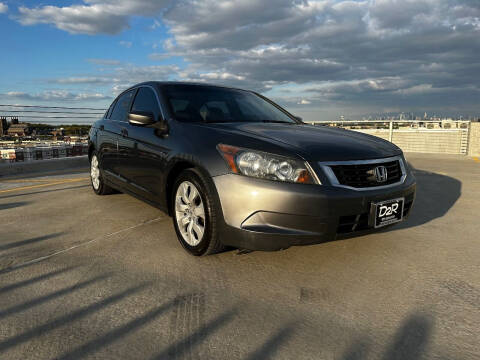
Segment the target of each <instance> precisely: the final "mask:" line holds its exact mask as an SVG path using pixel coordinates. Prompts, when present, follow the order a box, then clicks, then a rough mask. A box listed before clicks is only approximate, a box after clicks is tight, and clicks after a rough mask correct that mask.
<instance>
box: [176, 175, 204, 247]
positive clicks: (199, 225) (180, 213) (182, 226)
mask: <svg viewBox="0 0 480 360" xmlns="http://www.w3.org/2000/svg"><path fill="white" fill-rule="evenodd" d="M175 215H176V216H175V218H176V221H177V226H178V229H179V230H180V233H181V235H182V237H183V240H185V242H186V243H187V244H188V245H190V246H197V245H198V244H199V243H200V242H201V241H202V239H203V235H204V233H205V224H206V219H205V206H204V204H203V201H202V197H201V196H200V192H199V191H198V189H197V188H196V187H195V185H193V184H192V183H191V182H189V181H184V182H182V183H181V184H180V185H179V186H178V188H177V192H176V194H175Z"/></svg>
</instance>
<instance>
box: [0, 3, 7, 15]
mask: <svg viewBox="0 0 480 360" xmlns="http://www.w3.org/2000/svg"><path fill="white" fill-rule="evenodd" d="M7 11H8V5H7V4H4V3H3V2H0V14H3V13H6V12H7Z"/></svg>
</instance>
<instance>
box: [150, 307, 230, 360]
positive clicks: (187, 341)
mask: <svg viewBox="0 0 480 360" xmlns="http://www.w3.org/2000/svg"><path fill="white" fill-rule="evenodd" d="M237 313H238V310H237V309H235V308H234V309H231V310H229V311H226V312H224V313H222V314H220V315H219V316H217V317H216V318H215V319H213V320H211V321H210V322H208V323H207V324H205V325H203V326H201V327H200V328H199V329H198V330H196V331H195V332H193V333H191V334H190V335H188V336H187V337H186V338H184V339H182V340H180V341H178V342H176V343H174V344H171V345H170V346H168V347H167V348H166V349H165V350H164V351H162V352H161V353H159V354H157V355H155V356H153V357H152V360H153V359H155V360H160V359H161V360H164V359H172V358H174V359H176V358H183V354H184V353H185V352H186V351H188V350H189V349H190V348H192V347H193V346H195V345H197V344H198V343H200V342H201V341H202V340H204V339H205V338H207V337H208V336H209V335H210V334H211V333H213V332H214V331H216V330H217V329H218V328H220V327H221V326H223V325H225V324H226V323H227V322H229V321H230V320H231V319H232V318H233V317H234V316H235V315H236V314H237Z"/></svg>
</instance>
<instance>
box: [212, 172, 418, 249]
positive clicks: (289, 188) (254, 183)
mask: <svg viewBox="0 0 480 360" xmlns="http://www.w3.org/2000/svg"><path fill="white" fill-rule="evenodd" d="M213 181H214V183H215V186H216V189H217V192H218V196H219V199H220V205H221V211H222V213H223V221H221V224H220V229H219V232H220V239H221V241H222V242H223V243H224V244H225V245H231V246H235V247H240V248H245V249H252V250H279V249H286V248H288V247H290V246H293V245H309V244H315V243H320V242H325V241H331V240H335V239H336V238H338V237H345V236H351V235H354V234H363V233H366V232H370V231H373V230H374V229H373V227H372V226H371V225H369V221H368V220H369V213H370V206H371V203H372V202H379V201H382V200H388V199H394V198H399V197H404V198H405V207H404V216H408V214H409V212H410V209H411V207H412V205H413V201H414V199H415V188H416V184H415V179H414V177H413V176H412V175H411V174H408V175H407V178H406V179H405V181H404V182H403V183H402V184H400V185H398V186H395V187H390V188H385V189H376V190H371V191H370V190H369V191H356V190H351V189H345V188H340V187H334V186H328V185H305V184H292V183H283V182H276V181H269V180H262V179H255V178H251V177H246V176H241V175H235V174H227V175H221V176H216V177H214V178H213Z"/></svg>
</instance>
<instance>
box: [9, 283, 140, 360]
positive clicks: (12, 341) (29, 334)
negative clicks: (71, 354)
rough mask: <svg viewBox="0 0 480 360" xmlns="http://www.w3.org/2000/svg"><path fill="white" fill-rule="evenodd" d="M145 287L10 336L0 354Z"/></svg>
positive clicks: (106, 299) (137, 287)
mask: <svg viewBox="0 0 480 360" xmlns="http://www.w3.org/2000/svg"><path fill="white" fill-rule="evenodd" d="M146 286H147V284H142V285H139V286H135V287H132V288H129V289H127V290H124V291H122V292H120V293H117V294H115V295H112V296H109V297H107V298H105V299H103V300H101V301H98V302H96V303H93V304H90V305H87V306H84V307H82V308H80V309H78V310H75V311H73V312H71V313H69V314H65V315H63V316H60V317H58V318H56V319H54V320H51V321H49V322H47V323H45V324H43V325H40V326H37V327H34V328H32V329H29V330H27V331H25V332H23V333H21V334H18V335H15V336H12V337H10V338H7V339H5V340H3V341H1V342H0V354H1V353H2V352H4V351H6V350H8V349H10V348H12V347H14V346H17V345H19V344H23V343H25V342H27V341H29V340H31V339H33V338H35V337H37V336H40V335H45V333H47V332H49V331H52V330H54V329H57V328H59V327H61V326H64V325H66V324H69V323H72V322H74V321H76V320H79V319H81V318H84V317H86V316H88V315H91V314H93V313H95V312H97V311H100V310H102V309H103V308H106V307H107V306H110V305H112V304H115V303H117V302H119V301H121V300H123V299H124V298H126V297H128V296H130V295H133V294H135V293H137V292H139V291H141V290H142V289H144V288H145V287H146Z"/></svg>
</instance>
